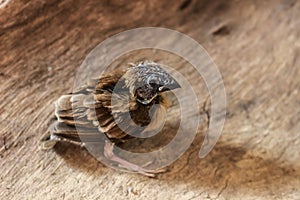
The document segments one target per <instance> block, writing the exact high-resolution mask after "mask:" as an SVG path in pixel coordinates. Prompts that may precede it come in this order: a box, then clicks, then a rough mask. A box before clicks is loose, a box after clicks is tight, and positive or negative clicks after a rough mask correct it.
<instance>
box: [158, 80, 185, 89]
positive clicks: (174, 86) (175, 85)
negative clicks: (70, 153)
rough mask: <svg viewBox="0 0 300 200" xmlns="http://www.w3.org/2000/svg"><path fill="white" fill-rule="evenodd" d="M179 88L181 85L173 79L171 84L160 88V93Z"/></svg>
mask: <svg viewBox="0 0 300 200" xmlns="http://www.w3.org/2000/svg"><path fill="white" fill-rule="evenodd" d="M177 88H181V86H180V85H179V83H178V82H177V81H176V80H175V79H173V81H172V83H171V84H168V85H164V86H161V87H159V91H160V92H165V91H170V90H174V89H177Z"/></svg>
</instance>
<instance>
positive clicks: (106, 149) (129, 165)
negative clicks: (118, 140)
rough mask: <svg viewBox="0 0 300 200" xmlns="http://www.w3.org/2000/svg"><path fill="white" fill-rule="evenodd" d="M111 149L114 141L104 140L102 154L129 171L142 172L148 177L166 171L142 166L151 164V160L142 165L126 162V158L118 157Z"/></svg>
mask: <svg viewBox="0 0 300 200" xmlns="http://www.w3.org/2000/svg"><path fill="white" fill-rule="evenodd" d="M113 149H114V143H111V142H105V146H104V156H105V157H106V158H107V159H109V160H111V161H114V162H117V163H118V164H119V167H122V168H124V169H127V170H129V171H133V172H137V173H140V174H143V175H145V176H149V177H155V174H158V173H162V172H165V171H166V170H165V169H154V170H151V169H146V168H144V167H145V166H148V165H149V164H151V162H148V163H146V164H145V165H143V166H139V165H137V164H134V163H131V162H128V161H127V160H124V159H122V158H120V157H118V156H117V155H115V154H114V152H113Z"/></svg>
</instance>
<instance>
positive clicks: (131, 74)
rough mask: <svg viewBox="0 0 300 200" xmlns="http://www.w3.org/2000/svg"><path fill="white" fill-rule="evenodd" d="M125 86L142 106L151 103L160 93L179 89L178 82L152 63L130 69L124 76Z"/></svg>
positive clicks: (140, 64) (158, 65)
mask: <svg viewBox="0 0 300 200" xmlns="http://www.w3.org/2000/svg"><path fill="white" fill-rule="evenodd" d="M125 84H126V85H127V86H128V87H129V90H130V93H131V94H132V95H133V96H136V98H137V101H139V102H140V103H142V104H144V105H147V104H149V103H151V102H152V101H153V100H154V99H155V98H156V97H157V96H158V95H159V94H160V93H163V92H165V91H169V90H173V89H176V88H180V85H179V84H178V82H177V81H176V80H175V79H174V78H173V77H172V76H171V75H170V74H168V73H167V72H166V71H165V70H163V69H162V68H161V66H160V64H157V63H154V62H142V63H139V64H138V65H133V66H132V67H130V68H129V69H128V71H127V72H126V74H125Z"/></svg>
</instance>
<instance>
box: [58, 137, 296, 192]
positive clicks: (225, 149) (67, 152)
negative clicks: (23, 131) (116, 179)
mask: <svg viewBox="0 0 300 200" xmlns="http://www.w3.org/2000/svg"><path fill="white" fill-rule="evenodd" d="M199 140H200V139H199V138H198V139H196V140H195V141H194V142H193V144H192V145H191V147H190V148H189V149H188V151H187V152H185V153H184V154H183V155H182V156H181V157H180V158H179V159H178V160H177V161H176V162H174V163H173V164H172V165H170V166H169V167H167V169H168V170H167V172H165V173H162V174H159V175H158V176H157V177H156V178H155V179H156V181H166V182H169V183H180V182H183V183H189V185H190V187H192V188H210V189H214V188H215V189H218V188H219V189H220V188H223V187H227V192H229V191H230V188H231V189H232V190H239V191H241V190H246V191H247V193H249V192H251V191H252V192H253V193H255V192H256V190H257V187H260V188H262V187H266V188H270V187H274V188H280V187H282V186H283V184H282V182H284V181H286V182H287V183H288V182H291V181H293V180H294V181H297V180H299V178H300V168H299V166H293V165H286V164H285V165H283V164H282V163H280V161H279V160H277V159H272V158H268V159H266V158H263V157H262V156H259V155H255V154H254V153H249V151H247V150H246V149H245V148H243V147H240V146H235V145H231V144H229V143H222V142H219V143H217V145H216V146H215V148H214V149H213V150H212V151H211V152H210V154H209V155H208V156H206V157H205V158H203V159H200V158H199V157H198V152H199V149H200V146H201V141H199ZM54 149H55V151H56V153H57V154H58V155H60V156H61V157H62V158H63V159H64V160H65V162H66V163H67V164H68V165H69V166H70V167H72V168H75V169H78V170H80V171H84V172H85V173H88V174H90V175H91V176H102V175H103V172H105V171H106V170H107V171H109V170H112V169H109V168H107V167H105V165H103V164H101V163H100V162H99V161H98V160H97V159H95V158H94V157H92V156H91V155H90V154H89V153H88V151H86V150H85V149H83V148H82V147H79V146H75V145H72V144H66V143H59V144H57V145H56V146H55V148H54ZM116 173H118V172H116ZM132 176H133V177H134V178H136V179H147V177H144V176H142V175H139V174H132ZM228 185H229V186H228ZM233 188H234V189H233Z"/></svg>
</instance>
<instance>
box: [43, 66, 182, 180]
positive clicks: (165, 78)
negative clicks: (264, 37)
mask: <svg viewBox="0 0 300 200" xmlns="http://www.w3.org/2000/svg"><path fill="white" fill-rule="evenodd" d="M176 88H180V85H179V84H178V83H177V82H176V80H175V79H174V78H173V77H172V76H170V75H169V74H168V73H167V72H166V71H165V70H163V69H162V68H161V66H160V64H158V63H154V62H148V61H146V62H141V63H139V64H138V65H134V64H132V66H131V67H129V68H127V69H126V70H125V71H114V72H112V73H109V74H105V75H102V76H101V77H100V78H98V79H93V80H92V81H90V82H89V83H87V85H85V86H83V87H81V88H80V89H79V90H78V91H76V92H74V93H72V94H67V95H63V96H61V97H60V98H59V99H58V100H57V101H56V102H55V116H56V121H55V122H54V123H53V124H52V125H51V126H50V128H49V132H50V135H49V136H48V137H47V138H45V139H43V140H42V146H43V148H44V149H48V148H51V147H53V146H54V145H55V143H56V142H58V141H66V142H71V143H75V144H79V145H82V146H84V145H85V142H84V141H88V140H91V141H92V140H93V139H95V138H97V136H99V134H100V135H101V134H105V136H106V138H107V139H108V140H110V142H109V143H105V145H104V149H103V154H104V156H105V157H106V158H107V159H108V160H111V161H112V162H115V163H117V164H118V165H119V166H121V167H123V168H125V169H127V170H130V171H135V172H138V173H141V174H144V175H147V176H153V175H154V174H155V173H158V172H161V170H148V169H145V168H143V167H141V166H138V165H136V164H134V163H130V162H128V161H126V160H124V159H122V158H120V157H118V156H117V155H115V154H114V152H113V147H114V146H113V145H114V144H115V143H118V142H126V140H127V139H130V138H134V135H143V134H145V133H146V132H149V131H150V132H151V131H155V130H160V128H161V126H162V125H163V122H164V118H165V117H166V109H167V107H168V106H169V105H168V104H169V103H168V99H167V97H166V95H165V94H164V92H166V91H169V90H173V89H176ZM154 105H155V106H154ZM79 129H80V130H79ZM78 130H79V131H78ZM82 137H84V138H87V139H84V141H82V140H81V139H82Z"/></svg>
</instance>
